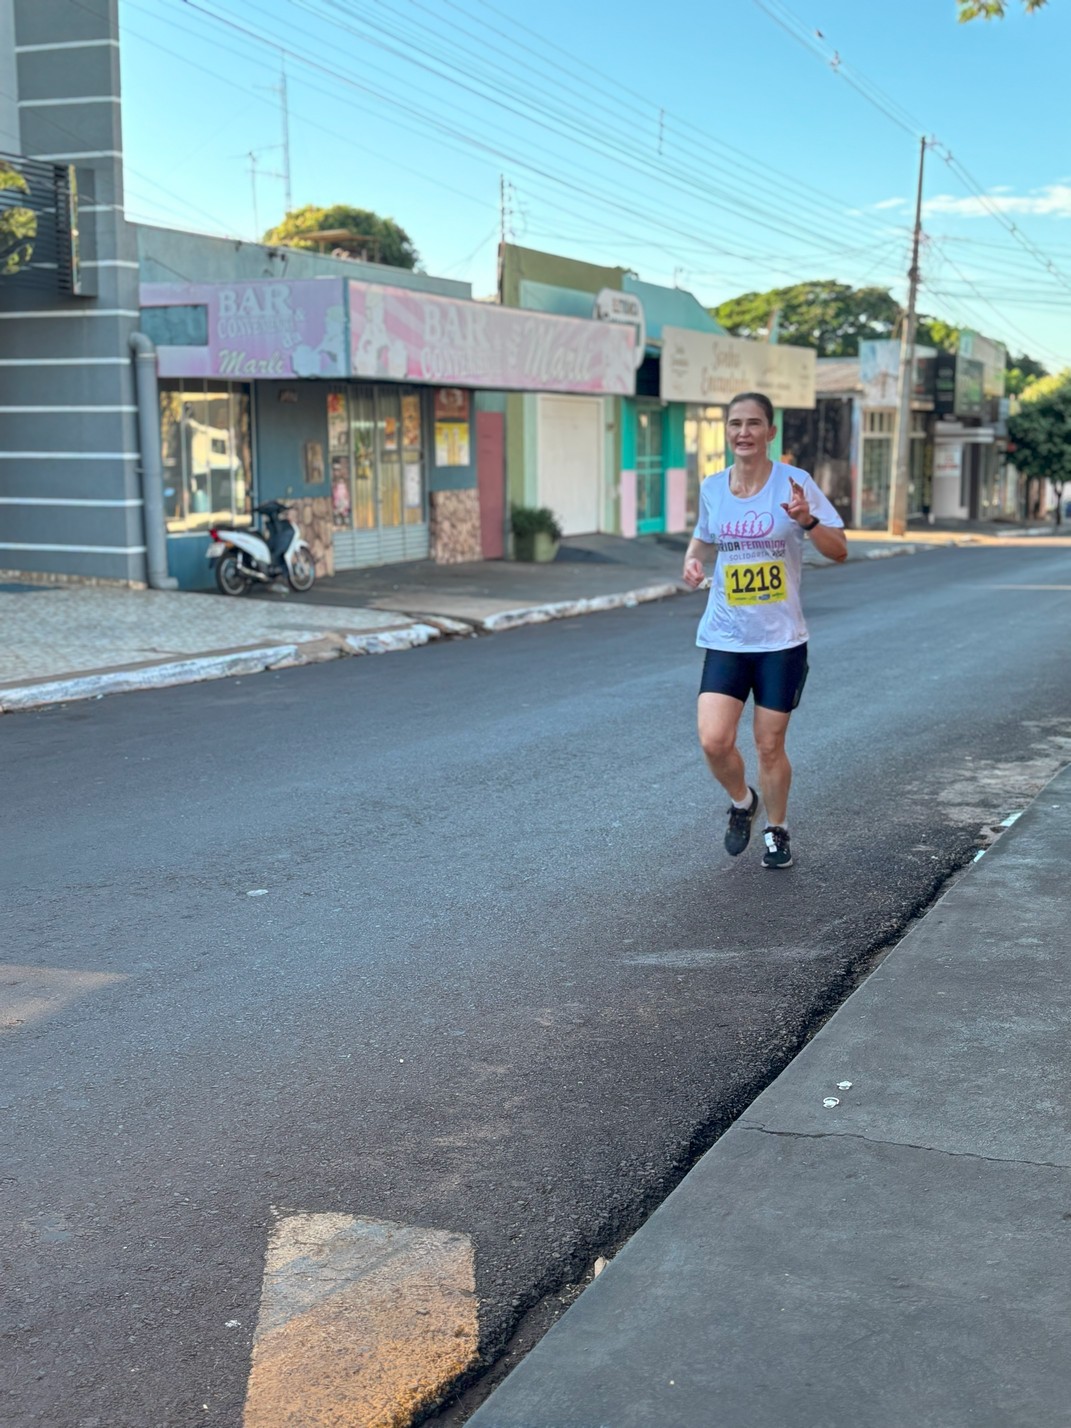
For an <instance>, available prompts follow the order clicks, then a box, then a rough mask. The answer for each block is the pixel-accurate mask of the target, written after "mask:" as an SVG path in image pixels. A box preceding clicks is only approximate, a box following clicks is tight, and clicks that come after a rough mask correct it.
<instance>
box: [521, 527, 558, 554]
mask: <svg viewBox="0 0 1071 1428" xmlns="http://www.w3.org/2000/svg"><path fill="white" fill-rule="evenodd" d="M560 545H561V541H560V540H557V539H555V537H554V536H552V535H548V534H547V532H546V531H532V532H531V534H530V535H523V536H514V537H513V558H514V560H529V561H547V560H553V559H554V557H555V556H556V555H557V554H558V547H559V546H560Z"/></svg>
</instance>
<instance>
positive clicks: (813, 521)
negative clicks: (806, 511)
mask: <svg viewBox="0 0 1071 1428" xmlns="http://www.w3.org/2000/svg"><path fill="white" fill-rule="evenodd" d="M821 524H822V522H821V521H820V520H819V519H818V517H817V516H812V517H811V519H810V520H809V521H808V522H807V524H806V525H805V526H804V527H803V529H804V530H805V531H813V530H814V528H815V526H820V525H821Z"/></svg>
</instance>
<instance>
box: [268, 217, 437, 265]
mask: <svg viewBox="0 0 1071 1428" xmlns="http://www.w3.org/2000/svg"><path fill="white" fill-rule="evenodd" d="M339 231H344V232H345V234H346V237H345V239H340V240H338V241H337V242H336V243H334V244H332V243H330V242H327V243H323V242H314V241H313V240H312V239H310V238H308V237H307V236H306V235H307V234H309V233H331V232H339ZM263 241H264V242H265V243H281V244H285V245H286V246H287V247H288V248H307V249H309V248H311V249H313V250H319V249H324V250H325V251H326V252H332V251H333V250H334V249H335V248H341V249H344V250H345V251H347V253H348V254H349V255H350V256H352V257H355V258H364V259H365V260H367V261H369V262H373V263H385V264H386V265H387V266H388V267H391V268H410V269H412V268H415V267H416V265H417V263H418V262H419V260H420V255H419V253H418V252H417V250H416V248H415V247H414V246H413V240H412V239H411V238H410V237H409V234H408V233H407V232H406V231H405V229H404V228H402V227H401V226H400V225H399V224H397V223H395V221H394V219H393V218H381V217H380V215H379V214H378V213H373V212H372V211H371V210H370V209H367V208H352V207H350V205H349V204H345V203H336V204H335V205H334V206H333V207H331V208H319V207H317V205H316V204H314V203H307V204H306V205H305V207H304V208H295V209H292V210H291V212H289V213H288V214H287V215H286V217H285V218H284V219H283V221H282V222H281V223H278V224H276V226H275V227H274V228H269V229H268V231H267V233H265V235H264V239H263Z"/></svg>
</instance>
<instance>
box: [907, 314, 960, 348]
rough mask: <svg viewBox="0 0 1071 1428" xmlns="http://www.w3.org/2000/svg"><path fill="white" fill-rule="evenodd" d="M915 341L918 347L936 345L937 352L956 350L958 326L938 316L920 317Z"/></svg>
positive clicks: (957, 346)
mask: <svg viewBox="0 0 1071 1428" xmlns="http://www.w3.org/2000/svg"><path fill="white" fill-rule="evenodd" d="M915 341H916V342H917V343H918V345H919V346H920V347H936V348H937V350H938V351H939V352H958V351H959V328H958V327H953V326H952V324H951V323H948V322H944V321H942V319H941V318H939V317H920V318H919V320H918V325H917V326H916V328H915Z"/></svg>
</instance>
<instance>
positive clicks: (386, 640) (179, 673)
mask: <svg viewBox="0 0 1071 1428" xmlns="http://www.w3.org/2000/svg"><path fill="white" fill-rule="evenodd" d="M440 638H441V632H440V631H439V630H437V629H435V628H433V627H432V626H431V625H423V624H419V625H411V626H408V627H407V628H405V629H400V630H384V631H382V632H381V633H379V634H374V635H373V634H369V635H347V636H344V637H343V636H341V635H334V636H331V635H328V636H325V637H323V638H322V639H317V640H309V641H306V642H305V643H303V644H285V645H264V646H260V647H258V648H255V649H248V650H239V651H236V652H233V653H229V654H218V655H198V656H197V657H195V658H193V659H184V660H170V661H168V662H167V663H164V664H154V665H149V666H147V667H145V668H142V669H122V670H104V671H102V672H99V673H95V674H85V675H75V676H72V677H71V678H69V679H52V680H42V681H40V682H38V683H34V684H24V685H16V686H12V687H11V688H9V689H0V713H3V714H11V713H15V712H16V711H22V710H28V709H41V708H45V707H47V706H48V705H51V704H73V703H75V702H77V701H78V700H83V699H101V698H103V697H104V695H105V694H131V693H134V692H136V691H137V690H141V689H168V688H171V687H172V686H174V685H179V684H201V683H204V682H205V681H207V680H212V679H229V678H231V677H232V676H235V675H243V674H261V673H263V672H264V671H265V670H279V669H295V668H297V667H299V666H301V665H307V664H323V663H326V662H327V661H329V660H333V659H341V658H342V657H343V656H346V655H364V654H389V653H392V652H393V651H395V650H408V649H413V648H414V647H415V646H417V645H426V644H428V643H429V641H431V640H437V639H440Z"/></svg>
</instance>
